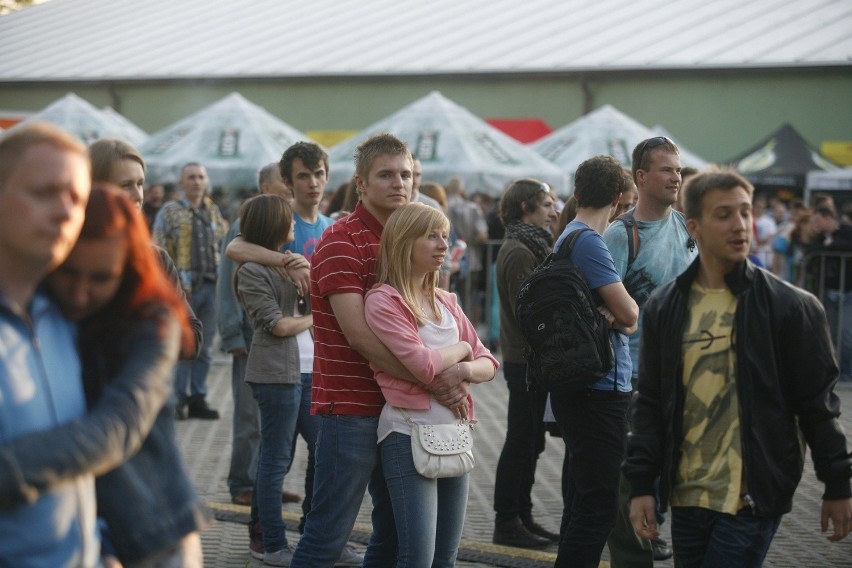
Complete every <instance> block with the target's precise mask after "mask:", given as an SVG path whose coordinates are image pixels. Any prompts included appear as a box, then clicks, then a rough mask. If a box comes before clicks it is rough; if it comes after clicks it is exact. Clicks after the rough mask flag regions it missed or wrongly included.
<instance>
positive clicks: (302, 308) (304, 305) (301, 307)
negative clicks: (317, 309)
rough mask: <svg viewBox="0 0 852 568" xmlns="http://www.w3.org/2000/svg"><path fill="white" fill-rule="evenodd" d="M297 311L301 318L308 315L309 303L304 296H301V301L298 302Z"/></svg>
mask: <svg viewBox="0 0 852 568" xmlns="http://www.w3.org/2000/svg"><path fill="white" fill-rule="evenodd" d="M296 311H297V312H299V315H300V316H303V315H305V314H306V313H308V301H307V300H305V297H304V296H299V299H298V300H297V301H296Z"/></svg>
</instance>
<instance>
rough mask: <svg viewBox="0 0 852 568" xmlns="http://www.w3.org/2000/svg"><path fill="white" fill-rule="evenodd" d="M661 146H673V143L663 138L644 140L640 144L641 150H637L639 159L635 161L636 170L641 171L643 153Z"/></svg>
mask: <svg viewBox="0 0 852 568" xmlns="http://www.w3.org/2000/svg"><path fill="white" fill-rule="evenodd" d="M663 144H671V145H674V142H672V141H671V140H669V139H668V138H666V137H665V136H655V137H654V138H648V139H647V140H645V141H644V142H643V143H642V148H640V149H639V159H638V160H637V161H636V169H643V168H642V163H643V162H644V161H645V152H647V151H649V150H653V149H654V148H656V147H657V146H662V145H663Z"/></svg>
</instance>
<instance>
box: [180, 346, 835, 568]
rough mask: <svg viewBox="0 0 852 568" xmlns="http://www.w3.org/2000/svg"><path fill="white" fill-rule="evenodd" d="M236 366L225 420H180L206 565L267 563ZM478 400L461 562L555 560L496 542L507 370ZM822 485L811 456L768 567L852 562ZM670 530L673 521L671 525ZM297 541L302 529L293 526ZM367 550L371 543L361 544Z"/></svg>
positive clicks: (224, 375)
mask: <svg viewBox="0 0 852 568" xmlns="http://www.w3.org/2000/svg"><path fill="white" fill-rule="evenodd" d="M230 377H231V369H230V358H229V357H227V356H224V355H219V356H217V357H216V359H215V361H214V365H213V367H212V370H211V374H210V377H209V383H208V385H209V389H210V393H209V396H208V398H209V401H210V403H211V406H213V407H214V408H218V409H219V412H220V413H221V419H220V420H217V421H202V420H188V421H183V422H178V424H177V438H178V444H179V446H180V449H181V451H182V454H183V456H184V459H185V461H186V465H187V467H188V469H189V472H190V475H191V477H192V480H193V482H194V483H195V486H196V488H197V490H198V492H199V494H200V495H201V496H202V497H203V498H204V499H205V500H206V501H207V502H208V503H209V504H210V506H211V509H213V511H214V513H215V514H216V516H217V518H218V520H216V521H215V522H214V523H213V524H212V526H211V527H210V528H208V529H207V530H205V531H204V532H203V533H202V544H203V548H204V558H205V566H207V567H208V568H219V567H221V568H233V567H253V568H259V567H261V566H263V564H262V563H261V562H258V561H256V560H252V559H251V557H250V555H249V553H248V532H247V529H246V527H245V525H244V524H242V523H241V522H240V521H243V522H244V519H245V518H246V516H247V514H248V508H247V507H238V506H235V505H232V504H231V503H230V495H229V493H228V487H227V484H226V479H227V476H228V467H229V460H230V452H231V426H230V425H231V407H232V401H231V388H230V380H231V378H230ZM473 391H474V397H475V399H476V409H477V410H476V411H477V418H478V419H479V421H480V424H479V426H478V427H477V429H476V432H477V436H476V459H477V465H476V468H475V469H474V471H473V472H472V474H471V481H470V495H469V502H468V512H467V519H466V521H465V526H464V532H463V535H462V536H463V539H465V541H464V542H463V547H462V548H463V551H464V552H466V554H467V555H468V558H472V559H471V560H460V561H459V563H458V566H460V567H484V566H552V564H553V560H554V559H555V552H556V548H555V545H554V546H552V547H550V548H549V549H546V550H545V551H543V552H538V553H532V552H529V551H523V550H519V549H511V548H506V547H495V546H493V545H491V533H492V530H493V509H492V503H493V492H494V472H495V469H496V464H497V458H498V457H499V454H500V450H501V448H502V444H503V436H504V433H505V427H506V400H507V397H508V392H507V389H506V383H505V381H504V379H503V377H502V374H498V376H497V377H496V378H495V379H494V380H493V381H491V382H490V383H486V384H483V385H477V386H476V387H474V389H473ZM837 392H838V394H839V395H840V398H841V400H842V408H843V409H844V413H843V415H842V416H841V421H842V423H843V426H844V428H845V429H846V432H847V433H849V432H852V384H849V383H844V384H840V385H839V386H838V388H837ZM563 455H564V446H563V445H562V441H561V439H559V438H551V437H548V440H547V445H546V449H545V451H544V453H543V454H542V456H541V458H540V460H539V464H538V470H537V474H536V485H535V487H534V490H533V511H534V514H535V516H536V519H537V520H538V521H539V523H541V524H542V525H544V526H545V527H548V528H550V529H551V530H558V527H559V521H560V519H561V515H562V504H561V493H560V474H561V464H562V458H563ZM306 456H307V450H306V448H305V446H304V443H303V442H302V441H301V440H300V441H299V447H298V449H297V453H296V459H295V462H294V464H293V467H292V469H291V470H290V473H289V474H288V475H287V477H286V478H285V482H284V486H285V488H286V489H287V490H289V491H293V492H296V493H299V494H303V493H304V489H303V480H304V471H305V463H306ZM821 495H822V484H821V483H819V482H818V481H817V480H816V478H815V476H814V473H813V464H812V463H811V461H810V458H808V462H807V464H806V467H805V474H804V477H803V479H802V482H801V484H800V485H799V489H798V491H797V493H796V497H795V500H794V504H793V511H792V512H791V513H790V514H788V515H786V516H785V517H784V519H783V521H782V523H781V527H780V529H779V531H778V534H777V536H776V537H775V540H774V542H773V544H772V547H771V549H770V551H769V555H768V558H767V561H766V564H765V565H766V566H767V567H769V568H781V567H802V566H806V567H808V568H821V567H844V566H848V567H852V537H850V538H847V539H846V540H844V541H843V542H841V543H829V542H827V541H826V540H825V536H824V535H823V534H821V533H820V531H819V511H820V502H821ZM369 512H370V506H369V501H368V499H367V498H365V501H364V504H363V505H362V507H361V511H360V514H359V516H358V524H357V525H356V528H360V529H363V531H365V533H366V532H368V531H369V526H370V525H369V523H370V517H369ZM300 513H301V508H300V506H299V505H289V504H288V505H286V506H285V507H284V515H285V519H286V520H288V527H294V526H295V520H296V519H298V515H299V514H300ZM663 533H664V536H666V537H667V536H668V524H665V525H663ZM288 539H290V541H291V543H295V542H296V541H297V540H298V533H297V532H292V531H288ZM355 544H356V548H358V549H359V550H360V551H361V552H363V550H364V545H363V543H361V542H355ZM608 558H609V556H608V552H607V551H606V550H605V551H604V557H603V561H602V563H601V566H606V567H608V566H609V562H608ZM656 565H657V566H659V567H660V568H663V567H671V566H674V563H673V562H672V561H666V562H658V563H656Z"/></svg>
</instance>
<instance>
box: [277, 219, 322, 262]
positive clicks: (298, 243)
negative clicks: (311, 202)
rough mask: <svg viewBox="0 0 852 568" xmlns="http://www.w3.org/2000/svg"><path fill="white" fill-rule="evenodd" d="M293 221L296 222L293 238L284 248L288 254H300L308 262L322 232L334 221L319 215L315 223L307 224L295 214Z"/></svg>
mask: <svg viewBox="0 0 852 568" xmlns="http://www.w3.org/2000/svg"><path fill="white" fill-rule="evenodd" d="M293 219H294V220H295V221H296V229H295V231H294V236H295V238H294V239H293V242H292V243H287V245H285V247H284V248H286V249H287V250H289V251H290V252H296V253H299V254H301V255H302V256H304V257H305V258H306V259H308V262H310V260H311V257H312V256H313V255H314V249H315V248H316V247H317V243H318V242H319V240H320V237H321V236H322V233H323V231H325V230H326V229H327V228H328V226H329V225H331V224H333V223H334V220H333V219H332V218H331V217H326V216H325V215H323V214H319V216H318V217H317V220H316V222H315V223H308V222H307V221H305V220H304V219H302V218H301V217H299V216H298V215H297V214H296V213H293Z"/></svg>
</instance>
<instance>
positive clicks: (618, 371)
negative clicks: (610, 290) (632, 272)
mask: <svg viewBox="0 0 852 568" xmlns="http://www.w3.org/2000/svg"><path fill="white" fill-rule="evenodd" d="M585 228H589V226H588V225H586V224H585V223H583V222H581V221H576V220H575V221H571V222H570V223H569V224H568V226H567V227H565V230H564V231H563V232H562V234H561V235H560V236H559V238H558V239H557V240H556V244H555V245H554V247H553V250H554V252H555V251H558V250H559V247H560V246H561V245H562V242H563V241H564V240H565V237H567V236H568V235H570V234H571V233H573V232H574V231H577V230H579V229H585ZM571 261H572V262H573V263H574V264H576V265H577V266H578V267H579V268H580V271H581V272H582V273H583V276H584V277H585V278H586V282H587V283H588V285H589V288H590V289H591V290H593V291H594V290H596V289H597V288H601V287H603V286H606V285H607V284H613V283H614V282H621V278H619V276H618V272H616V270H615V264H614V263H613V261H612V256H611V255H610V254H609V249H607V248H606V244H604V241H603V239H602V238H601V236H600V235H599V234H598V233H597V232H595V231H591V232H589V231H587V232H585V233H583V234H582V235H580V236H579V237H577V240H576V241H574V250H573V251H572V252H571ZM609 341H610V343H611V344H612V348H613V351H614V352H615V365H613V368H612V370H611V371H610V372H609V374H607V376H606V377H604V378H602V379H601V380H599V381H598V382H596V383H595V384H593V385H592V387H591V388H592V389H595V390H618V391H621V392H630V391H631V390H633V389H632V386H631V384H630V375H631V370H632V365H631V362H630V350H629V348H628V342H627V336H626V335H624V334H623V333H621V332H620V331H614V330H613V331H610V333H609Z"/></svg>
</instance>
